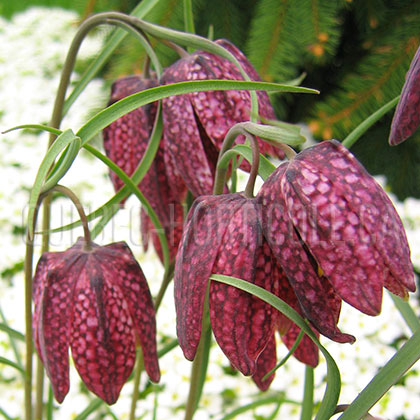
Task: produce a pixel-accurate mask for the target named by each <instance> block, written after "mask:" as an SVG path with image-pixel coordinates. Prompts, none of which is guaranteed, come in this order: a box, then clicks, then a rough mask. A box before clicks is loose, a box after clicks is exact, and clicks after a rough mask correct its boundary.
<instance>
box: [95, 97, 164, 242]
mask: <svg viewBox="0 0 420 420" xmlns="http://www.w3.org/2000/svg"><path fill="white" fill-rule="evenodd" d="M161 108H162V106H161V103H160V102H159V104H158V107H157V110H156V117H155V122H154V125H153V130H152V134H151V136H150V140H149V144H148V145H147V148H146V150H145V152H144V155H143V157H142V159H141V161H140V162H139V164H138V166H137V168H136V169H135V171H134V173H133V174H132V175H131V179H132V180H133V182H134V183H135V184H137V185H138V184H139V183H140V182H141V180H142V179H143V177H144V176H145V175H146V173H147V171H148V170H149V168H150V166H151V164H152V162H153V160H154V158H155V156H156V153H157V150H158V148H159V144H160V140H161V138H162V127H163V123H162V113H161ZM129 194H130V190H129V188H128V187H127V186H124V187H123V188H122V189H121V190H120V191H119V192H118V193H117V194H116V195H115V196H114V197H113V198H112V199H111V200H109V201H108V202H107V203H105V204H104V205H103V206H102V207H101V209H102V210H103V212H104V215H103V216H102V218H101V220H100V221H99V222H98V223H97V225H96V226H95V228H94V229H93V230H92V232H91V234H92V238H95V237H96V236H97V235H98V234H99V233H100V232H101V231H102V229H103V227H104V226H105V225H106V224H107V223H108V222H109V220H111V218H112V217H113V216H114V214H115V213H117V211H118V210H119V208H120V207H119V206H118V204H119V203H120V202H121V200H122V199H124V198H126V197H128V195H129ZM88 218H89V216H88Z"/></svg>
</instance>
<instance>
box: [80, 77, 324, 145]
mask: <svg viewBox="0 0 420 420" xmlns="http://www.w3.org/2000/svg"><path fill="white" fill-rule="evenodd" d="M214 90H251V91H252V90H266V91H269V92H294V93H318V91H316V90H314V89H309V88H304V87H298V86H288V85H281V84H278V83H266V82H246V81H243V80H200V81H190V82H179V83H173V84H170V85H164V86H157V87H154V88H150V89H147V90H143V91H141V92H138V93H135V94H133V95H130V96H127V97H126V98H124V99H121V100H120V101H118V102H116V103H114V104H112V105H111V106H109V107H108V108H106V109H104V110H102V111H100V112H99V113H98V114H96V115H95V116H94V117H93V118H91V119H90V120H89V121H88V122H87V123H86V124H85V125H83V126H82V127H81V128H80V129H79V130H78V132H77V136H79V137H80V138H81V139H82V144H86V143H87V142H89V141H90V140H91V139H92V138H93V137H94V136H95V135H96V134H98V133H99V132H100V131H101V130H103V129H104V128H105V127H107V126H108V125H109V124H111V123H112V122H114V121H115V120H117V119H118V118H120V117H122V116H123V115H125V114H127V113H128V112H131V111H133V110H134V109H136V108H138V107H140V106H143V105H146V104H149V103H151V102H155V101H158V100H160V99H163V98H166V97H168V96H174V95H183V94H185V93H190V92H203V91H214Z"/></svg>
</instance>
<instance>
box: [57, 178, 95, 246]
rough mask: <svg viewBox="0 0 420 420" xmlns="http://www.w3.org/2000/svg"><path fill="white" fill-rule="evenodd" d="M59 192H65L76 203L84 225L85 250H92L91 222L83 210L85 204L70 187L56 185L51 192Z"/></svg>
mask: <svg viewBox="0 0 420 420" xmlns="http://www.w3.org/2000/svg"><path fill="white" fill-rule="evenodd" d="M53 191H56V192H59V193H61V194H64V195H65V196H66V197H68V198H69V199H70V200H71V201H72V202H73V204H74V205H75V207H76V209H77V212H78V213H79V217H80V222H81V223H82V227H83V234H84V237H85V245H84V247H85V250H90V249H92V248H91V242H92V240H91V237H90V231H89V223H88V220H87V217H86V214H85V211H84V210H83V206H82V203H81V202H80V200H79V199H78V198H77V196H76V194H75V193H74V192H73V191H72V190H70V189H69V188H67V187H65V186H63V185H56V186H55V187H53V188H52V189H51V190H50V192H53Z"/></svg>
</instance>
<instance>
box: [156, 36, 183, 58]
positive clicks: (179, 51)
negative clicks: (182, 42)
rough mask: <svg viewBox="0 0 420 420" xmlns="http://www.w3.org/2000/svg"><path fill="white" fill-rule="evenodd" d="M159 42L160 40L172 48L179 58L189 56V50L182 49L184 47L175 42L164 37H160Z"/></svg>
mask: <svg viewBox="0 0 420 420" xmlns="http://www.w3.org/2000/svg"><path fill="white" fill-rule="evenodd" d="M160 42H162V44H165V45H166V46H167V47H169V48H171V49H173V50H174V51H175V52H176V53H177V54H178V55H179V56H180V57H181V58H185V57H188V56H189V52H188V51H187V50H184V48H182V47H181V46H179V45H178V44H176V43H175V42H172V41H168V40H166V39H161V40H160Z"/></svg>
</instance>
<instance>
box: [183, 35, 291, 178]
mask: <svg viewBox="0 0 420 420" xmlns="http://www.w3.org/2000/svg"><path fill="white" fill-rule="evenodd" d="M215 42H216V43H217V44H219V45H221V46H222V47H224V48H226V49H227V50H228V51H229V52H231V53H232V54H233V55H234V56H235V57H236V58H237V59H238V61H239V62H240V63H241V65H242V66H243V67H244V70H245V71H246V72H247V73H248V75H249V76H250V79H251V80H257V81H259V80H261V79H260V77H259V76H258V73H257V72H256V70H255V69H254V68H253V67H252V65H251V63H250V62H249V61H248V59H247V58H246V57H245V56H244V55H243V54H242V52H241V51H240V50H239V49H238V48H236V47H235V46H234V45H233V44H232V43H230V42H229V41H227V40H224V39H220V40H217V41H215ZM193 57H195V60H194V63H193V64H192V65H191V72H190V73H189V74H188V77H189V78H188V79H187V80H209V79H219V80H244V78H243V77H242V75H241V73H240V71H239V69H238V68H237V67H236V66H235V64H233V63H232V62H230V61H229V60H227V59H225V58H223V57H220V56H218V55H215V54H212V53H209V52H206V51H197V52H195V53H194V54H193ZM189 95H190V97H191V103H192V104H193V107H194V110H195V112H196V114H197V116H198V119H199V120H200V123H201V124H202V125H203V128H204V129H205V131H206V133H207V135H208V136H209V138H210V139H211V140H212V142H213V143H214V144H215V145H216V146H217V148H218V149H220V147H221V145H222V143H223V140H224V138H225V135H226V133H227V132H228V130H229V129H230V128H231V127H232V126H233V125H235V124H236V123H238V122H242V121H248V120H249V118H250V111H251V97H250V94H249V93H248V92H247V91H235V90H232V91H212V92H193V93H190V94H189ZM257 98H258V105H259V114H260V115H261V116H262V117H265V118H267V119H275V114H274V110H273V108H272V106H271V103H270V99H269V97H268V95H267V93H266V92H257ZM244 140H245V139H244V137H243V136H240V137H239V138H238V139H237V140H236V142H237V143H243V142H244ZM258 143H259V147H260V152H261V153H263V154H269V155H271V156H276V157H279V158H284V155H283V152H281V151H280V150H279V149H276V148H274V147H272V146H271V145H269V144H268V143H266V142H264V141H262V140H260V139H259V140H258ZM247 167H248V170H249V166H248V165H247Z"/></svg>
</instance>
